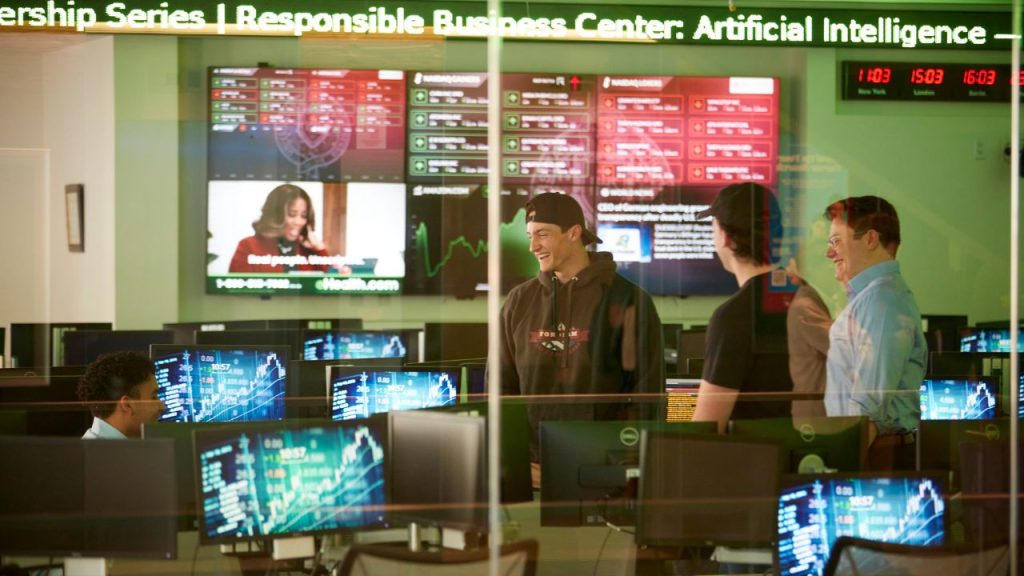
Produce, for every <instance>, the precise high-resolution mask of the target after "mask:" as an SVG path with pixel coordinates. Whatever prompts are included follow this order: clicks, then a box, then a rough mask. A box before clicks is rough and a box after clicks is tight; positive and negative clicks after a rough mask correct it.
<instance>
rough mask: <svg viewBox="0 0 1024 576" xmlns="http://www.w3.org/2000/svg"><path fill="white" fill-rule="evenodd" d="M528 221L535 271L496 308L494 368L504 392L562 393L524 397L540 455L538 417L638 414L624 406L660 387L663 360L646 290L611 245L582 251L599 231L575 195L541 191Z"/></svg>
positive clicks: (639, 413) (533, 442) (534, 456)
mask: <svg viewBox="0 0 1024 576" xmlns="http://www.w3.org/2000/svg"><path fill="white" fill-rule="evenodd" d="M526 222H527V224H526V233H527V236H528V237H529V239H530V251H531V252H533V254H534V256H536V258H537V262H538V263H539V264H540V272H539V273H538V274H537V277H536V278H533V279H531V280H528V281H526V282H524V283H522V284H520V285H519V286H516V287H515V288H513V289H512V291H511V292H509V295H508V299H507V300H506V301H505V305H504V307H503V308H502V312H501V319H502V349H501V367H500V369H501V388H502V394H505V395H524V396H539V395H564V397H563V398H559V399H538V400H537V401H534V402H531V404H530V406H529V409H528V410H529V416H530V451H531V457H532V459H533V461H534V462H538V461H539V458H540V451H539V449H538V442H537V429H538V425H539V423H540V422H542V421H544V420H616V419H623V418H628V417H631V416H644V415H646V413H647V411H646V410H644V408H643V406H637V407H636V409H635V410H630V407H631V406H636V404H637V403H638V402H637V400H638V399H639V398H640V396H639V395H642V394H658V393H661V392H663V391H664V387H665V365H664V356H663V351H662V342H661V338H662V332H661V321H660V320H659V318H658V311H657V310H656V309H655V308H654V303H653V301H652V300H651V297H650V295H648V294H647V293H646V292H644V291H643V290H642V289H641V288H639V287H638V286H636V285H635V284H633V283H631V282H630V281H628V280H626V279H625V278H623V277H622V276H620V275H619V274H617V273H616V271H615V262H614V261H613V260H612V255H611V254H610V253H608V252H588V251H587V248H586V247H587V245H589V244H593V243H600V242H601V240H600V239H599V238H598V237H597V236H595V235H594V234H593V233H592V232H590V231H589V230H587V227H586V222H585V221H584V219H583V210H582V209H581V208H580V205H579V204H577V203H576V201H575V200H574V199H573V198H572V197H570V196H567V195H563V194H550V193H549V194H539V195H537V196H535V197H534V198H533V199H532V200H530V201H529V202H528V203H527V205H526ZM620 395H623V396H622V397H615V396H620ZM624 395H629V396H628V397H626V396H624ZM609 396H612V397H611V398H609ZM545 400H551V401H545ZM652 401H653V398H648V402H652Z"/></svg>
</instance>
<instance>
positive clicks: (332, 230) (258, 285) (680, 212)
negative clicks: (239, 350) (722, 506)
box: [207, 68, 779, 297]
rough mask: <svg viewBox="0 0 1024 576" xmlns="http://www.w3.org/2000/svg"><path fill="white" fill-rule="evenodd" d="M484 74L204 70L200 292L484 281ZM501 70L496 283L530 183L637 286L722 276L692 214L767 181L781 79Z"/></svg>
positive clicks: (462, 285)
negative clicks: (578, 220)
mask: <svg viewBox="0 0 1024 576" xmlns="http://www.w3.org/2000/svg"><path fill="white" fill-rule="evenodd" d="M487 82H488V76H487V74H486V73H478V72H431V71H397V70H340V69H293V68H287V69H286V68H211V69H210V74H209V90H210V99H209V103H210V108H209V113H210V117H209V120H210V122H209V132H208V154H209V158H208V178H209V182H208V191H207V192H208V196H207V200H208V202H207V206H208V212H207V214H208V227H207V238H208V241H207V247H208V249H207V252H208V254H207V289H208V291H210V292H219V293H239V292H256V293H267V292H277V293H303V294H332V293H334V294H337V293H376V294H399V293H405V294H445V295H453V296H457V297H470V296H473V295H474V294H477V293H479V292H481V291H484V290H487V289H488V288H489V287H488V286H487V283H486V256H487V242H486V239H487V228H486V202H487V195H488V193H489V190H488V189H487V185H486V184H487V174H488V165H487V104H488V101H487V92H488V86H487ZM501 83H502V85H501V93H502V102H501V122H502V126H501V128H502V136H501V146H502V150H501V158H502V160H501V164H500V165H501V170H502V190H501V191H500V194H501V200H502V201H501V204H502V224H501V230H500V236H501V238H502V267H503V270H502V278H503V282H502V284H503V286H502V287H501V289H502V290H503V291H507V290H508V289H509V288H510V287H511V286H514V285H515V284H517V283H519V282H522V281H524V280H526V279H527V278H530V277H531V276H533V275H534V274H536V272H537V264H536V260H535V259H534V257H533V255H532V254H530V252H529V244H528V242H527V239H526V230H525V209H524V205H525V203H526V201H527V199H529V198H530V197H531V196H533V195H535V194H538V193H542V192H560V193H564V194H569V195H572V196H573V197H574V198H576V199H577V200H578V201H579V202H580V204H581V205H582V206H583V209H584V213H585V215H586V218H587V219H588V222H589V225H590V226H591V227H592V229H593V230H595V231H596V232H597V234H598V236H600V237H601V239H602V240H603V243H602V244H600V245H599V249H600V250H605V251H609V252H611V253H612V254H613V255H614V257H615V260H616V261H617V262H618V264H619V269H620V271H621V272H622V273H623V274H624V275H626V276H627V277H629V278H631V279H633V280H634V281H636V282H637V283H639V284H640V285H641V286H643V287H644V288H646V289H647V290H648V291H650V292H651V293H653V294H657V295H705V294H728V293H731V292H733V291H735V280H734V279H733V278H732V277H731V276H729V275H728V274H727V273H726V272H724V271H723V270H722V268H721V265H720V264H719V262H717V260H716V256H715V254H714V246H713V244H712V241H711V225H710V222H709V221H707V220H705V221H698V220H697V218H696V217H695V214H696V213H697V212H698V211H700V210H702V209H703V208H705V207H706V206H707V205H708V204H709V203H710V201H711V199H712V198H713V197H714V195H715V193H716V192H717V191H718V190H719V189H720V188H722V187H723V186H726V185H728V184H730V183H735V182H743V181H754V182H758V183H761V184H764V185H766V186H768V187H769V188H772V189H775V186H776V174H775V169H776V164H777V160H778V116H779V113H778V108H779V85H778V80H777V79H773V78H739V77H679V76H579V75H570V74H522V73H506V74H503V75H502V78H501ZM296 188H298V189H299V190H296Z"/></svg>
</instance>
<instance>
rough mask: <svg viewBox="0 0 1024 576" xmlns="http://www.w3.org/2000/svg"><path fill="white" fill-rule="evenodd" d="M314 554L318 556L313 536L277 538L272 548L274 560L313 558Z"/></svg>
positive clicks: (271, 552) (271, 555) (271, 553)
mask: <svg viewBox="0 0 1024 576" xmlns="http://www.w3.org/2000/svg"><path fill="white" fill-rule="evenodd" d="M314 556H316V541H315V540H314V538H313V537H312V536H298V537H296V538H275V539H274V541H273V543H272V545H271V549H270V558H271V559H272V560H291V559H294V558H313V557H314Z"/></svg>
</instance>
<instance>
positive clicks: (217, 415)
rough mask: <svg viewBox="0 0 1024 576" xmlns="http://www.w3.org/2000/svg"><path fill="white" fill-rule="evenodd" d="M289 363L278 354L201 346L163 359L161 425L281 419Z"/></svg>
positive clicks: (158, 364)
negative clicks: (162, 423) (163, 408)
mask: <svg viewBox="0 0 1024 576" xmlns="http://www.w3.org/2000/svg"><path fill="white" fill-rule="evenodd" d="M287 361H288V360H287V358H284V357H282V356H281V355H280V352H277V351H260V350H218V349H201V348H196V349H187V350H183V351H181V352H176V353H173V354H170V355H167V356H160V357H157V358H155V359H154V361H153V364H154V366H155V369H156V381H157V394H158V396H159V397H160V400H162V401H163V403H164V405H165V407H166V409H165V410H164V413H163V414H162V415H161V417H160V421H161V422H239V421H255V420H280V419H282V418H284V399H285V374H286V371H287V369H286V365H287Z"/></svg>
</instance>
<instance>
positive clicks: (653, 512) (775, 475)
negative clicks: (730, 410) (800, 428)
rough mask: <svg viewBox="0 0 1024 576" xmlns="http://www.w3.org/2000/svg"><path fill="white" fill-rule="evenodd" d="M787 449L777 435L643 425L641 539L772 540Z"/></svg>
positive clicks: (691, 542)
mask: <svg viewBox="0 0 1024 576" xmlns="http://www.w3.org/2000/svg"><path fill="white" fill-rule="evenodd" d="M782 455H783V451H782V448H781V447H780V446H779V445H778V444H776V443H773V442H765V441H759V440H750V439H737V438H731V437H728V436H717V435H711V434H703V435H694V434H680V433H679V432H676V431H669V430H644V431H643V434H642V437H641V443H640V488H639V491H638V498H637V500H638V501H637V522H636V541H637V544H646V545H657V546H702V545H736V546H758V545H768V544H770V543H771V541H772V537H773V535H774V525H775V497H776V494H777V493H778V486H779V474H780V471H781V469H782Z"/></svg>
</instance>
